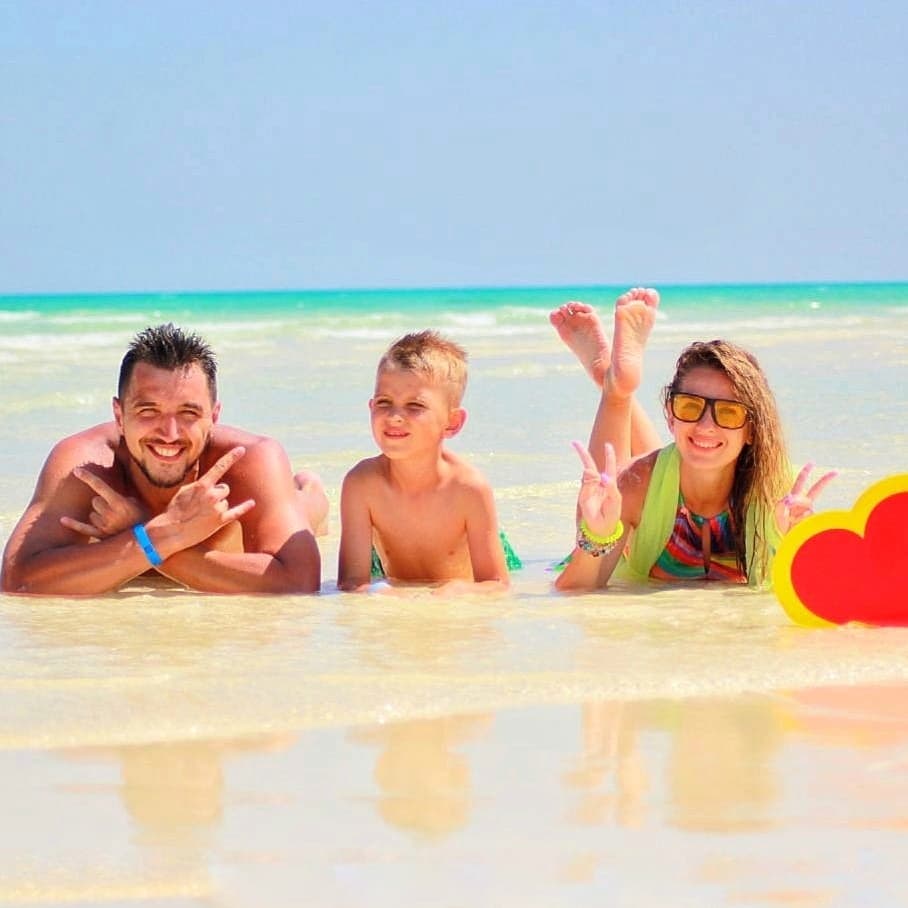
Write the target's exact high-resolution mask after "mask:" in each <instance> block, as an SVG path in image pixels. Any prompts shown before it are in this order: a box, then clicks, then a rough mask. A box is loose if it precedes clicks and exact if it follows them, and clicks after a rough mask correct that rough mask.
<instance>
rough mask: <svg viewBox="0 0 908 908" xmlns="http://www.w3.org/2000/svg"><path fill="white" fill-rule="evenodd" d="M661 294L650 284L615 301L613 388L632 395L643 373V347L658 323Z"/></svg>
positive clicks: (609, 377) (610, 373)
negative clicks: (650, 286) (648, 286)
mask: <svg viewBox="0 0 908 908" xmlns="http://www.w3.org/2000/svg"><path fill="white" fill-rule="evenodd" d="M658 305H659V294H658V293H657V292H656V291H655V290H650V289H649V288H646V287H635V288H634V289H633V290H628V292H627V293H624V294H622V295H621V296H619V297H618V300H617V302H616V303H615V333H614V335H613V337H612V344H613V346H612V361H611V365H610V366H609V371H608V376H607V377H608V382H609V390H610V391H613V392H616V393H618V394H621V395H624V396H628V397H629V396H630V395H631V394H633V393H634V391H636V390H637V388H638V387H639V385H640V379H641V377H642V375H643V350H644V348H645V347H646V341H647V340H648V338H649V335H650V331H652V330H653V325H654V324H655V322H656V307H657V306H658Z"/></svg>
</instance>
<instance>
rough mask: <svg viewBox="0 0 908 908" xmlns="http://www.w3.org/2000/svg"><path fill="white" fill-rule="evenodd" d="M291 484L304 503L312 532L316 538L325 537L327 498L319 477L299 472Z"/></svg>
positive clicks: (302, 471)
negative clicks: (298, 492) (297, 490)
mask: <svg viewBox="0 0 908 908" xmlns="http://www.w3.org/2000/svg"><path fill="white" fill-rule="evenodd" d="M293 482H294V484H295V485H296V487H297V489H299V491H300V493H301V494H302V496H303V499H304V501H305V507H306V514H308V516H309V523H310V525H311V526H312V532H313V533H315V535H316V536H326V535H327V534H328V496H327V495H326V494H325V487H324V486H323V485H322V480H321V477H319V475H318V473H313V472H312V471H311V470H300V471H299V473H296V474H294V476H293Z"/></svg>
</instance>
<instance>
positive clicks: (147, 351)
mask: <svg viewBox="0 0 908 908" xmlns="http://www.w3.org/2000/svg"><path fill="white" fill-rule="evenodd" d="M136 363H148V364H149V365H150V366H154V367H155V368H157V369H169V370H171V371H173V370H176V369H184V368H186V367H187V366H192V365H194V364H195V363H198V365H199V368H201V370H202V371H203V372H204V373H205V377H206V378H207V379H208V391H209V393H210V394H211V400H212V403H213V402H214V401H216V400H217V399H218V382H217V377H218V364H217V361H216V359H215V357H214V352H213V351H212V349H211V347H209V346H208V344H207V343H206V342H205V341H204V340H202V338H201V337H199V335H198V334H187V333H186V332H185V331H183V330H182V329H180V328H177V327H176V325H173V324H171V323H168V324H166V325H158V326H157V327H156V328H146V329H145V330H144V331H140V332H139V333H138V334H137V335H136V336H135V337H134V338H133V341H132V343H131V344H130V345H129V349H128V350H127V351H126V355H125V356H124V357H123V362H122V363H120V378H119V380H118V382H117V397H119V398H121V399H122V397H123V393H124V392H125V391H126V386H127V385H128V384H129V379H130V378H131V377H132V371H133V369H134V368H135V366H136Z"/></svg>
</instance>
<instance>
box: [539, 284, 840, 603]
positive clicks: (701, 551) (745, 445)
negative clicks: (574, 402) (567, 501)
mask: <svg viewBox="0 0 908 908" xmlns="http://www.w3.org/2000/svg"><path fill="white" fill-rule="evenodd" d="M658 303H659V295H658V293H656V291H655V290H649V289H642V288H637V289H634V290H631V291H629V292H628V293H625V294H624V295H623V296H621V297H620V298H619V299H618V301H617V304H616V307H615V333H614V339H613V349H612V350H611V351H609V349H608V344H607V343H606V341H605V337H604V333H603V331H602V327H601V324H600V323H599V320H598V317H597V316H596V314H595V312H594V311H593V310H592V308H591V307H589V306H586V305H585V304H583V303H568V304H566V305H565V306H562V307H561V308H560V309H558V310H556V311H555V312H553V313H552V316H551V321H552V323H553V324H554V325H555V327H556V328H557V330H558V332H559V334H560V335H561V337H562V339H563V340H564V341H565V342H566V343H567V344H568V346H569V347H570V348H571V349H572V350H573V351H574V352H575V353H576V354H577V356H578V358H579V359H580V360H581V362H582V363H583V364H584V366H585V367H586V368H587V370H588V371H589V373H590V375H591V376H592V377H593V379H594V381H596V382H597V383H601V386H602V398H601V401H600V404H599V409H598V411H597V413H596V419H595V422H594V425H593V431H592V435H591V439H590V449H589V450H587V449H586V448H584V447H583V445H581V444H580V443H578V442H575V443H574V446H575V448H576V449H577V452H578V454H579V455H580V459H581V461H582V462H583V467H584V470H583V478H582V481H581V486H580V493H579V495H578V499H577V514H578V528H577V544H576V547H575V549H574V552H573V553H572V555H571V558H570V560H569V562H568V564H567V565H566V567H565V569H564V570H563V571H562V573H561V574H560V575H559V577H558V580H557V581H556V587H557V588H558V589H560V590H590V589H597V588H600V587H604V586H605V585H606V584H607V583H608V580H609V579H610V578H611V576H612V574H613V573H614V572H615V571H616V569H619V568H620V572H621V575H622V576H631V577H634V578H637V579H646V578H652V579H659V580H691V579H695V580H703V579H706V580H720V581H725V582H731V583H750V584H751V585H755V586H758V585H762V584H765V583H766V582H767V581H768V579H769V576H770V570H771V566H772V558H773V555H774V553H775V549H776V546H777V544H778V541H779V539H780V538H781V536H782V535H783V534H784V533H785V532H787V531H788V530H789V529H790V528H791V527H792V526H794V524H795V523H797V522H798V521H800V520H802V519H803V518H804V517H805V516H806V515H807V514H809V513H811V512H812V510H813V502H814V500H815V499H816V497H817V496H818V495H819V494H820V492H821V491H822V490H823V488H824V487H825V486H826V484H827V483H828V482H829V481H830V480H831V479H832V478H833V477H834V476H835V475H836V474H835V473H827V474H826V475H825V476H823V477H822V478H821V479H820V480H819V481H817V482H816V483H815V484H814V485H813V486H811V487H810V489H809V490H807V491H806V492H805V488H806V486H807V482H808V477H809V474H810V471H811V469H812V465H811V464H808V465H807V466H806V467H805V468H804V469H803V470H802V471H801V472H800V474H799V475H798V477H797V478H796V479H795V481H794V483H793V484H792V482H791V470H790V467H789V463H788V457H787V455H786V452H785V445H784V441H783V436H782V429H781V425H780V421H779V414H778V408H777V407H776V403H775V399H774V397H773V395H772V392H771V390H770V388H769V385H768V383H767V381H766V376H765V375H764V373H763V371H762V369H761V368H760V366H759V363H758V362H757V360H756V359H755V358H754V357H753V356H752V355H751V354H750V353H748V352H747V351H746V350H743V349H742V348H740V347H738V346H736V345H735V344H731V343H729V342H727V341H721V340H715V341H709V342H698V343H694V344H691V345H690V346H689V347H687V348H686V349H685V350H684V351H683V352H682V354H681V356H680V358H679V359H678V363H677V367H676V370H675V375H674V377H673V378H672V380H671V382H670V383H669V384H668V385H667V386H666V387H665V389H664V390H663V395H662V402H663V405H664V408H665V415H666V419H667V422H668V427H669V430H670V431H671V433H672V436H673V438H674V441H673V442H672V443H671V444H669V445H667V446H666V447H659V442H658V438H657V436H656V433H655V430H654V428H653V427H652V424H651V423H650V422H649V421H648V420H647V419H646V416H645V414H644V413H643V411H642V409H641V408H640V407H639V405H638V404H637V403H636V401H635V399H634V392H635V391H636V389H637V387H638V386H639V383H640V375H641V371H642V362H643V351H644V348H645V345H646V341H647V338H648V337H649V333H650V331H651V329H652V326H653V323H654V321H655V314H656V307H657V306H658ZM590 451H592V452H594V454H596V455H597V456H599V457H601V460H599V461H597V460H596V459H595V457H594V456H593V454H591V453H590ZM633 455H637V456H633ZM619 470H620V472H619Z"/></svg>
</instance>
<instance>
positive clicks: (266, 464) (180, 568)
mask: <svg viewBox="0 0 908 908" xmlns="http://www.w3.org/2000/svg"><path fill="white" fill-rule="evenodd" d="M226 478H227V479H228V480H229V484H230V491H231V496H230V497H231V499H232V500H240V501H242V500H244V499H254V501H255V507H254V508H251V509H250V510H248V511H247V512H245V513H244V514H243V516H242V518H241V524H242V529H243V549H244V551H243V552H242V553H238V552H227V551H222V550H220V549H219V548H217V547H206V546H196V547H192V548H184V549H182V550H180V551H178V552H176V553H174V554H173V555H171V556H170V557H168V558H166V559H165V560H164V562H163V563H162V564H161V565H160V567H159V568H158V570H159V571H160V572H161V573H162V574H165V575H166V576H168V577H171V578H172V579H174V580H176V581H178V582H180V583H182V584H184V585H185V586H188V587H191V588H192V589H194V590H200V591H203V592H210V593H314V592H317V591H318V589H319V586H320V584H321V555H320V553H319V549H318V545H317V543H316V541H315V534H314V532H313V528H312V527H311V526H310V523H309V518H308V515H307V513H306V508H305V507H304V501H303V497H302V495H301V494H300V491H299V490H298V489H297V488H296V486H295V485H294V482H293V475H292V472H291V467H290V460H289V458H288V457H287V454H286V452H285V451H284V449H283V447H282V446H281V445H280V444H279V443H278V442H277V441H275V440H274V439H271V438H263V439H261V440H259V441H257V442H256V443H255V444H252V445H249V446H248V447H247V449H246V453H245V455H244V456H243V458H242V460H240V461H239V462H238V463H237V464H236V466H234V467H233V468H232V470H231V472H230V474H229V476H227V477H226ZM152 524H153V521H150V522H149V524H148V526H149V529H151V527H152Z"/></svg>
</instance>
